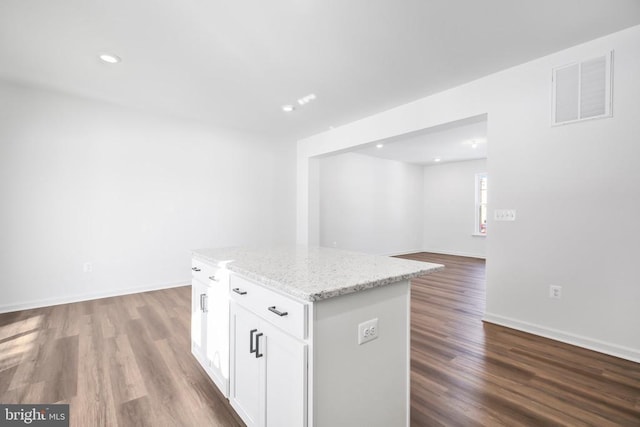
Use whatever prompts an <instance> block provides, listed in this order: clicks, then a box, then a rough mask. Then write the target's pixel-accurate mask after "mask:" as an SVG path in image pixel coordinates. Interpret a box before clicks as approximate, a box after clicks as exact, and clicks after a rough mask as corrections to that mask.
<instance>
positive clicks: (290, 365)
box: [260, 322, 307, 427]
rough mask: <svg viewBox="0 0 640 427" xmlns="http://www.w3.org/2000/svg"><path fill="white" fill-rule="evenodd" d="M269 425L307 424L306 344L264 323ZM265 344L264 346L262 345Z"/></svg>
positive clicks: (297, 425)
mask: <svg viewBox="0 0 640 427" xmlns="http://www.w3.org/2000/svg"><path fill="white" fill-rule="evenodd" d="M261 330H263V331H264V337H261V339H262V338H264V339H263V341H262V342H261V343H260V349H261V350H262V348H263V347H264V354H265V358H266V360H265V362H266V381H265V382H266V388H267V392H266V402H265V407H266V426H267V427H299V426H306V425H307V422H306V421H307V346H306V345H305V344H303V343H302V342H300V341H298V340H296V339H295V338H293V337H291V336H290V335H288V334H286V333H284V332H282V331H281V330H279V329H278V328H276V327H274V326H272V325H270V324H268V323H266V322H264V323H263V324H262V325H261ZM263 343H264V345H263Z"/></svg>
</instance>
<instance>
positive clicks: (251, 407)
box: [229, 303, 266, 427]
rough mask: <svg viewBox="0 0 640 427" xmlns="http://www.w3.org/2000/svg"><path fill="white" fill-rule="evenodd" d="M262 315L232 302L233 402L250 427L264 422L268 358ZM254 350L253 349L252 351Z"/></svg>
mask: <svg viewBox="0 0 640 427" xmlns="http://www.w3.org/2000/svg"><path fill="white" fill-rule="evenodd" d="M260 323H261V321H260V318H259V317H257V316H256V315H255V314H253V313H251V312H249V311H247V310H245V309H244V308H242V307H240V306H239V305H238V304H236V303H232V304H231V325H230V326H231V375H230V376H231V391H230V394H229V401H230V403H231V406H232V407H233V408H234V409H235V410H236V412H237V413H238V415H240V417H241V418H242V420H243V421H244V422H245V423H246V424H247V426H249V427H251V426H261V425H264V415H263V409H262V408H264V406H263V405H264V396H265V393H266V390H265V388H264V377H265V375H264V361H265V357H264V356H262V357H256V355H260V354H263V351H262V348H260V349H257V350H259V352H260V353H258V352H257V351H256V344H257V343H258V342H263V341H259V338H260V337H257V335H258V333H259V332H258V329H259V328H260ZM252 350H253V351H252Z"/></svg>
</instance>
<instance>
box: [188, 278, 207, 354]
mask: <svg viewBox="0 0 640 427" xmlns="http://www.w3.org/2000/svg"><path fill="white" fill-rule="evenodd" d="M206 298H207V286H206V285H205V284H204V283H201V282H200V281H199V280H196V279H193V280H192V281H191V352H192V353H193V355H194V356H196V358H197V359H198V360H199V361H200V363H202V364H206V362H207V357H206V339H207V337H206V329H207V323H206V322H207V313H206V311H205V310H206V308H205V307H206Z"/></svg>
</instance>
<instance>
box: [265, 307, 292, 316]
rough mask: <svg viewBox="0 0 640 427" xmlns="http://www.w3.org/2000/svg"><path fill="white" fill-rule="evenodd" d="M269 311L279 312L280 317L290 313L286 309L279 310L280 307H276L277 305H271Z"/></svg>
mask: <svg viewBox="0 0 640 427" xmlns="http://www.w3.org/2000/svg"><path fill="white" fill-rule="evenodd" d="M269 311H270V312H272V313H275V314H277V315H278V316H280V317H282V316H286V315H287V314H289V313H287V312H286V311H279V310H278V309H276V306H275V305H274V306H273V307H269Z"/></svg>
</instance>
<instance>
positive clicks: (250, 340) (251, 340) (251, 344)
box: [249, 329, 262, 353]
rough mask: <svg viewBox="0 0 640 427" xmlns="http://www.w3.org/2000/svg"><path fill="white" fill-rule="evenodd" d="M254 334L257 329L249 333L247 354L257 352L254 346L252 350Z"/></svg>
mask: <svg viewBox="0 0 640 427" xmlns="http://www.w3.org/2000/svg"><path fill="white" fill-rule="evenodd" d="M256 332H258V330H257V329H252V330H250V331H249V353H255V352H257V351H258V346H256V348H253V334H255V333H256ZM260 335H262V334H260Z"/></svg>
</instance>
